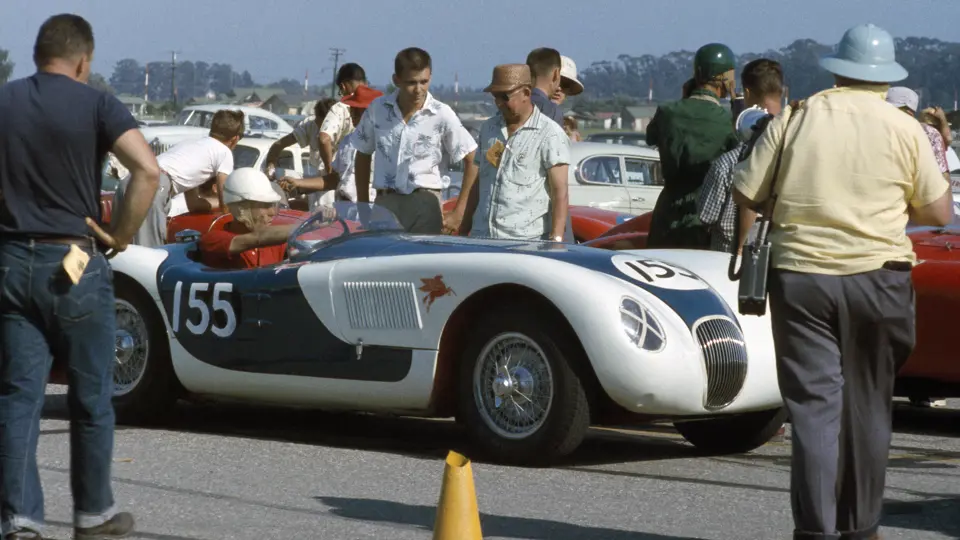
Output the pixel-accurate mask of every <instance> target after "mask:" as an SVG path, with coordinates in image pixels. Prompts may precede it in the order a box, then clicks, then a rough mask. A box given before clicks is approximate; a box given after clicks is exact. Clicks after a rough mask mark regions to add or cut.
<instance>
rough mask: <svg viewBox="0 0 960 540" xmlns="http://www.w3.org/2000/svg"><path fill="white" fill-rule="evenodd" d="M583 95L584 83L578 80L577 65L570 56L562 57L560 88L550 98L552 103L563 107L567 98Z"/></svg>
mask: <svg viewBox="0 0 960 540" xmlns="http://www.w3.org/2000/svg"><path fill="white" fill-rule="evenodd" d="M582 93H583V83H582V82H580V79H577V64H576V62H574V61H573V59H572V58H570V57H569V56H561V57H560V86H558V87H557V89H556V91H555V92H554V93H553V95H552V96H550V101H552V102H554V103H556V104H557V106H560V105H563V102H564V101H566V100H567V96H578V95H580V94H582Z"/></svg>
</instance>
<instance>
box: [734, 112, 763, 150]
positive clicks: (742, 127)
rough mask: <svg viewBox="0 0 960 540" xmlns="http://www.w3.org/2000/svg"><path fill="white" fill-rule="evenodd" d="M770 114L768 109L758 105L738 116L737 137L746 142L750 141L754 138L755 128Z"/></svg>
mask: <svg viewBox="0 0 960 540" xmlns="http://www.w3.org/2000/svg"><path fill="white" fill-rule="evenodd" d="M769 114H770V113H768V112H767V110H766V109H762V108H760V107H758V106H756V105H754V106H753V107H750V108H748V109H745V110H744V111H743V112H742V113H740V116H737V125H736V130H737V135H738V136H739V137H740V140H741V141H744V142H746V141H749V140H750V138H751V137H753V128H754V126H756V125H757V122H759V121H760V120H762V119H763V118H764V117H766V116H768V115H769Z"/></svg>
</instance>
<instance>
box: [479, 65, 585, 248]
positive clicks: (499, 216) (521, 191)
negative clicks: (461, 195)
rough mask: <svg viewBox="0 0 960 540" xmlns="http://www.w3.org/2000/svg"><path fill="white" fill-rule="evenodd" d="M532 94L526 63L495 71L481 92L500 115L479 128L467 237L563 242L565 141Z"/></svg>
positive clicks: (567, 159)
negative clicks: (491, 102) (475, 181)
mask: <svg viewBox="0 0 960 540" xmlns="http://www.w3.org/2000/svg"><path fill="white" fill-rule="evenodd" d="M532 90H533V81H532V77H531V74H530V67H529V66H527V65H526V64H507V65H500V66H497V67H495V68H494V70H493V80H492V82H491V83H490V85H489V86H487V87H486V88H485V89H484V91H485V92H489V93H491V94H493V97H494V100H495V101H496V104H497V108H498V109H499V110H500V112H499V113H497V114H496V115H495V116H493V117H492V118H490V119H489V120H487V121H486V122H484V123H483V125H482V126H481V127H480V148H479V152H478V153H477V156H476V158H475V159H476V161H477V163H478V165H479V167H480V171H479V179H478V181H477V183H476V184H477V185H476V186H475V187H474V188H473V189H471V190H470V192H469V193H468V194H467V198H466V201H467V202H466V204H465V205H464V206H465V207H466V208H465V212H464V222H465V225H466V226H467V227H469V229H470V236H478V237H492V238H507V239H515V240H538V239H546V240H551V241H554V242H562V241H563V233H564V229H565V228H566V224H567V201H568V196H567V172H568V167H569V163H570V140H569V138H568V137H567V135H566V133H564V131H563V128H561V127H560V126H559V125H557V123H556V122H554V121H553V120H552V119H551V118H550V117H549V116H547V114H546V113H544V112H543V111H541V110H540V108H539V107H537V106H536V105H535V104H534V103H533V101H532V100H531V99H530V98H531V94H532V93H533V91H532Z"/></svg>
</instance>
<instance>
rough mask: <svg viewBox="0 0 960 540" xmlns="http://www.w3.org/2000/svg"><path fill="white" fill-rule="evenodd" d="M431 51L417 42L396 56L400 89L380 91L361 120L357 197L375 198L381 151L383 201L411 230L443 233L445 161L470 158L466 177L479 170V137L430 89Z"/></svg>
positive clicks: (379, 181)
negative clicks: (371, 192)
mask: <svg viewBox="0 0 960 540" xmlns="http://www.w3.org/2000/svg"><path fill="white" fill-rule="evenodd" d="M431 70H432V64H431V60H430V55H429V54H428V53H427V51H424V50H423V49H418V48H415V47H412V48H409V49H404V50H402V51H400V52H399V53H398V54H397V57H396V59H395V60H394V75H393V84H394V85H396V87H397V90H396V91H394V92H393V93H391V94H388V95H386V96H383V97H379V98H377V99H376V100H374V102H373V103H372V104H371V105H370V108H369V109H367V112H366V113H364V115H363V119H362V120H361V121H360V125H359V126H357V135H356V143H357V154H356V163H355V173H356V186H357V202H361V203H365V202H369V191H368V188H369V186H370V168H371V163H372V162H373V159H374V158H373V156H374V154H376V162H375V165H376V167H375V169H376V176H375V177H374V178H373V188H374V189H376V194H377V204H378V205H379V206H383V207H384V208H386V209H387V210H390V211H391V212H393V214H394V215H395V216H396V217H397V219H398V220H399V221H400V224H401V225H403V227H404V228H405V229H406V230H407V231H409V232H414V233H424V234H440V232H441V230H442V228H443V214H442V208H441V204H442V200H441V197H442V195H441V193H442V189H443V177H442V175H441V174H440V164H441V163H442V162H443V159H444V154H446V155H447V157H448V159H447V163H449V164H454V163H457V162H459V161H461V160H464V178H467V177H470V176H471V175H476V174H477V170H476V167H477V166H476V164H475V163H474V161H473V155H474V151H476V149H477V143H476V141H475V140H474V139H473V136H471V135H470V132H469V131H467V130H466V128H464V127H463V124H462V123H461V122H460V119H459V118H458V117H457V115H456V113H455V112H453V109H451V108H450V107H449V106H447V105H445V104H443V103H441V102H439V101H437V100H436V99H434V97H433V96H432V95H431V94H430V92H429V88H430V76H431Z"/></svg>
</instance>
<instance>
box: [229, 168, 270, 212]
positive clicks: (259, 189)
mask: <svg viewBox="0 0 960 540" xmlns="http://www.w3.org/2000/svg"><path fill="white" fill-rule="evenodd" d="M241 201H256V202H264V203H275V202H280V194H278V193H277V192H276V191H274V190H273V187H272V186H271V185H270V179H269V178H267V175H265V174H263V173H262V172H261V171H258V170H257V169H254V168H253V167H241V168H239V169H235V170H234V171H233V172H232V173H230V174H229V175H228V176H227V181H226V182H224V184H223V202H224V204H231V203H236V202H241Z"/></svg>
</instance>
